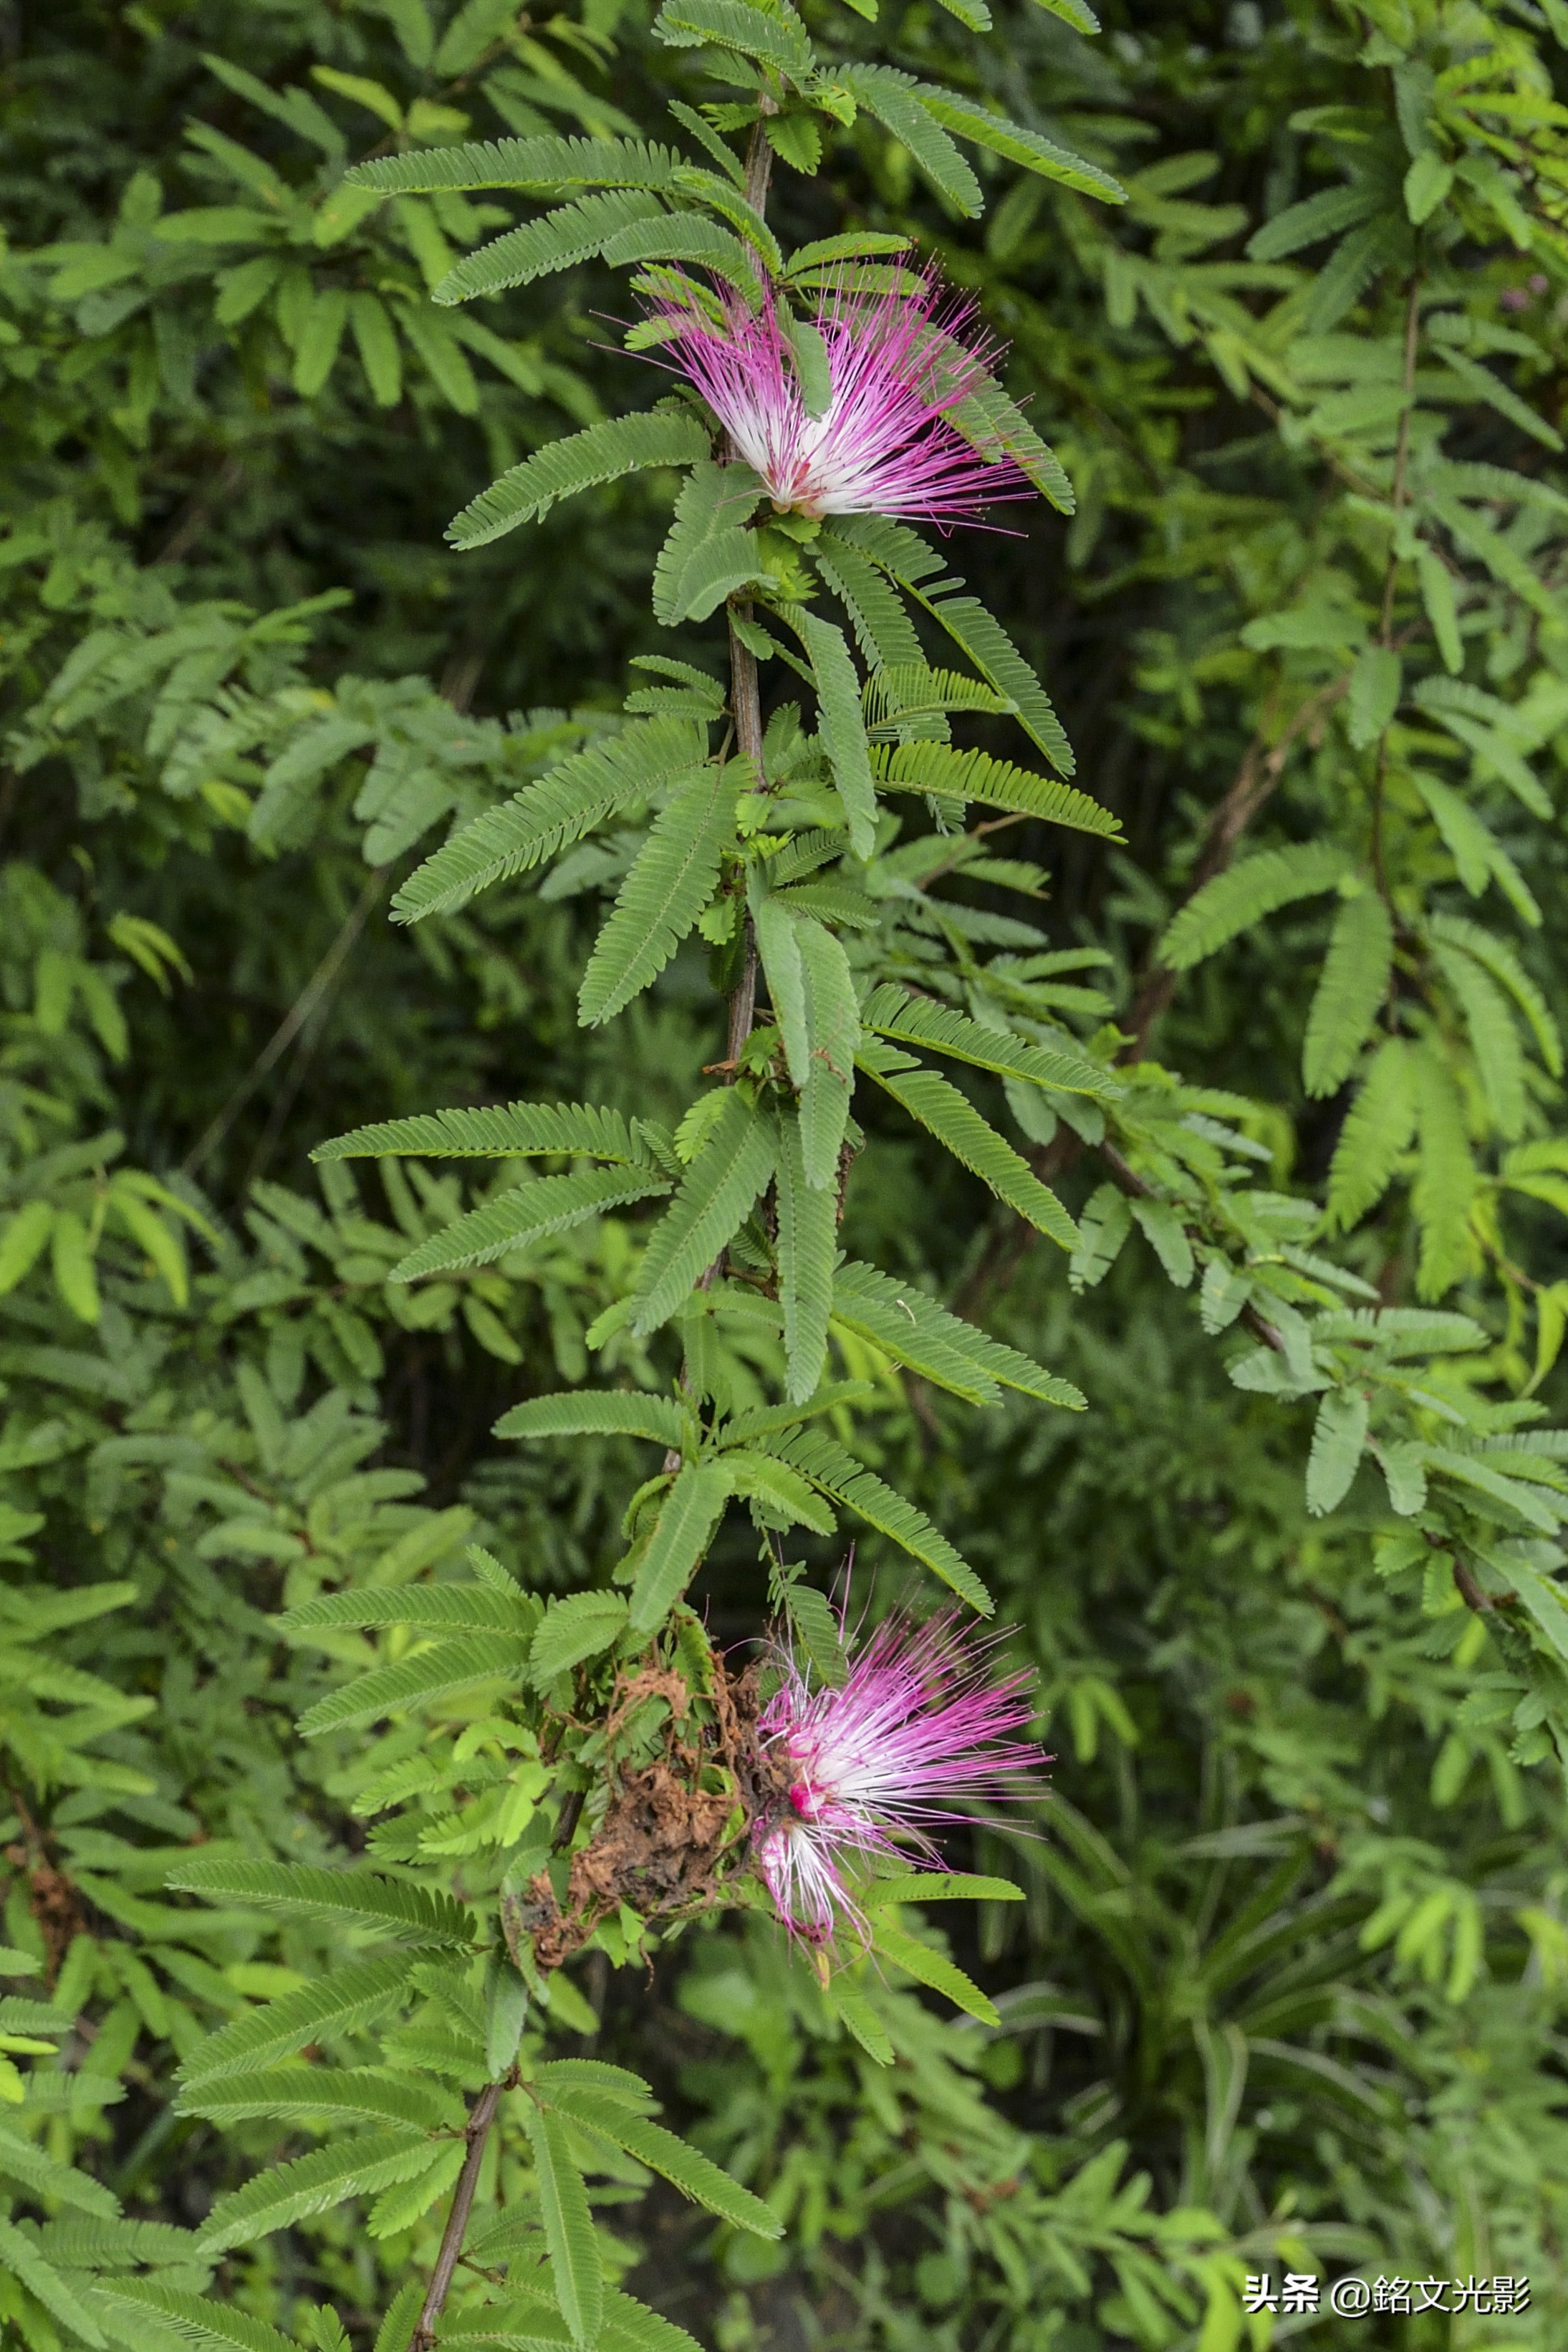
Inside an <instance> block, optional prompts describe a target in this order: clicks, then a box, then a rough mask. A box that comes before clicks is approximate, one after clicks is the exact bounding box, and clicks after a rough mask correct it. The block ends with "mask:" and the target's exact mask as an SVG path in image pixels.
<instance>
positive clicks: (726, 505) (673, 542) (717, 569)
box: [653, 458, 762, 628]
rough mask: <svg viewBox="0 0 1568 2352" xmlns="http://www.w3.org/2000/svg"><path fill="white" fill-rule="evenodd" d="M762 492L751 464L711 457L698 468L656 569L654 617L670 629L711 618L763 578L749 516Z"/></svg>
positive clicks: (689, 481) (690, 478) (677, 507)
mask: <svg viewBox="0 0 1568 2352" xmlns="http://www.w3.org/2000/svg"><path fill="white" fill-rule="evenodd" d="M761 496H762V484H761V482H760V481H759V480H758V477H757V476H756V474H754V473H753V472H752V470H751V467H749V466H745V465H741V464H740V463H738V462H736V463H734V464H731V465H727V466H718V465H714V464H712V463H710V462H709V461H708V460H707V459H706V458H705V459H703V460H701V461H700V462H699V463H698V464H696V465H695V466H694V467H692V470H691V473H690V475H689V476H688V477H687V479H686V483H685V488H683V490H682V492H681V495H680V497H679V498H678V499H676V500H675V519H674V522H673V523H672V524H671V526H670V530H669V535H668V537H667V538H666V539H665V541H664V546H663V547H662V548H661V549H660V551H659V560H658V562H657V563H656V564H655V565H654V567H653V615H654V618H655V619H656V620H658V621H660V622H662V623H663V624H664V627H665V628H674V626H675V625H676V624H677V623H678V622H681V621H706V619H707V617H708V615H709V614H710V613H714V612H716V611H717V609H718V607H719V606H720V604H723V602H724V600H725V598H726V597H727V596H729V595H732V594H733V593H735V591H736V590H737V589H739V588H744V587H746V586H747V585H748V584H749V583H751V582H752V581H755V580H756V579H758V576H759V574H760V572H761V565H762V555H761V551H760V549H759V547H758V540H757V533H756V532H755V531H754V530H751V529H750V528H749V519H750V517H751V516H752V514H753V513H755V511H756V509H757V504H758V499H760V498H761Z"/></svg>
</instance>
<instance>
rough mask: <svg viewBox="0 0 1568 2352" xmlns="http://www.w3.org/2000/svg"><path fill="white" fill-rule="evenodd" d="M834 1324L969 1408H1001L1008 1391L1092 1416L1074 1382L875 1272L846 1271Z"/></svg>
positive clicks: (863, 1268) (838, 1281)
mask: <svg viewBox="0 0 1568 2352" xmlns="http://www.w3.org/2000/svg"><path fill="white" fill-rule="evenodd" d="M833 1320H834V1321H835V1322H836V1323H842V1324H843V1325H844V1326H845V1328H847V1329H849V1330H851V1331H854V1332H857V1333H858V1334H859V1336H860V1337H861V1338H862V1339H869V1340H871V1342H872V1344H873V1346H874V1347H877V1348H880V1349H882V1351H883V1354H884V1355H888V1356H891V1357H892V1358H893V1360H894V1362H895V1363H899V1364H904V1365H907V1366H908V1368H909V1370H911V1371H912V1372H917V1373H918V1374H919V1375H920V1377H921V1379H922V1380H927V1381H932V1382H934V1383H935V1385H936V1387H938V1388H944V1389H946V1391H948V1393H949V1394H950V1395H952V1396H958V1397H962V1398H963V1399H964V1401H965V1402H966V1403H967V1404H977V1405H995V1404H999V1403H1000V1402H1001V1393H1002V1390H1003V1389H1004V1388H1010V1389H1016V1390H1018V1391H1019V1393H1020V1394H1022V1395H1024V1396H1030V1397H1034V1398H1037V1399H1038V1400H1039V1402H1040V1403H1041V1404H1056V1405H1064V1406H1066V1407H1067V1409H1068V1410H1069V1411H1070V1412H1082V1411H1083V1410H1084V1407H1085V1403H1086V1402H1087V1400H1086V1399H1085V1397H1084V1395H1083V1393H1082V1390H1080V1389H1075V1388H1074V1387H1073V1385H1072V1383H1071V1381H1062V1380H1058V1379H1057V1378H1056V1377H1055V1375H1054V1374H1053V1373H1051V1372H1048V1371H1045V1370H1042V1369H1041V1368H1040V1365H1039V1364H1037V1363H1035V1362H1033V1361H1032V1360H1031V1359H1030V1357H1028V1356H1025V1355H1021V1354H1020V1353H1019V1350H1018V1349H1016V1348H1009V1347H1008V1346H1007V1345H1006V1344H1005V1343H1004V1342H1003V1341H1002V1340H1000V1339H992V1338H991V1337H990V1336H989V1334H988V1333H987V1332H985V1331H977V1329H976V1328H975V1326H974V1325H973V1324H972V1323H966V1322H965V1321H964V1320H963V1319H962V1318H960V1317H959V1316H956V1315H952V1314H949V1312H948V1310H947V1309H946V1307H941V1306H938V1304H937V1302H936V1299H934V1298H931V1297H927V1295H926V1293H925V1291H923V1290H921V1289H919V1288H918V1287H917V1286H915V1284H914V1283H909V1282H903V1283H901V1282H895V1281H894V1279H893V1278H892V1277H891V1276H888V1275H885V1274H883V1273H881V1272H880V1271H879V1270H878V1268H877V1267H875V1266H873V1265H860V1264H858V1263H857V1262H855V1261H851V1263H850V1264H848V1265H841V1266H840V1267H839V1269H838V1271H837V1273H836V1274H835V1275H834V1276H833Z"/></svg>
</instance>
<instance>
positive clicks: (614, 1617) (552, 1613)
mask: <svg viewBox="0 0 1568 2352" xmlns="http://www.w3.org/2000/svg"><path fill="white" fill-rule="evenodd" d="M625 1622H626V1597H625V1595H624V1593H621V1592H569V1593H567V1594H566V1595H565V1597H564V1598H563V1599H561V1600H559V1601H551V1602H550V1604H549V1608H548V1609H547V1610H546V1612H545V1618H544V1622H543V1624H542V1625H541V1626H540V1627H539V1629H538V1633H536V1634H535V1635H534V1640H533V1647H532V1649H531V1650H530V1651H529V1653H528V1680H529V1682H531V1683H532V1685H533V1686H534V1688H535V1689H536V1690H541V1691H542V1690H548V1689H549V1685H550V1684H551V1683H553V1682H554V1680H555V1678H556V1676H557V1675H562V1674H565V1673H566V1671H567V1670H568V1668H569V1667H570V1666H577V1665H580V1664H582V1661H583V1660H584V1658H596V1657H598V1656H599V1654H600V1653H601V1651H603V1650H607V1649H609V1647H610V1645H611V1643H612V1642H613V1641H614V1640H615V1639H616V1638H617V1636H618V1635H619V1634H620V1633H621V1630H622V1627H623V1626H624V1624H625Z"/></svg>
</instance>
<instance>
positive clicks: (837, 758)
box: [796, 613, 876, 1085]
mask: <svg viewBox="0 0 1568 2352" xmlns="http://www.w3.org/2000/svg"><path fill="white" fill-rule="evenodd" d="M800 635H801V636H802V637H803V639H804V640H805V645H806V650H807V652H808V653H809V654H810V656H811V669H812V673H813V675H814V676H815V678H816V681H817V697H818V704H819V709H820V712H821V743H822V749H823V750H824V751H826V753H827V755H828V764H829V766H830V767H831V770H832V772H833V782H834V783H835V784H836V785H837V786H838V790H839V798H840V799H841V801H842V803H843V804H844V814H845V815H846V816H847V817H848V818H849V821H850V846H851V848H852V850H853V852H854V854H855V856H857V857H869V856H871V854H872V851H873V848H874V847H875V846H876V787H875V785H874V784H873V782H872V772H871V753H870V750H869V747H868V745H867V743H866V733H865V720H864V718H863V717H862V711H861V690H860V680H859V679H858V678H857V677H856V676H855V668H854V664H853V662H852V660H851V658H850V649H849V647H848V646H847V645H846V644H845V643H844V637H843V632H842V630H841V629H835V628H834V626H833V625H832V623H831V621H820V620H818V619H817V618H816V617H815V616H814V615H813V614H810V613H802V614H801V615H800ZM799 1083H800V1081H799V1079H797V1080H796V1084H797V1085H799Z"/></svg>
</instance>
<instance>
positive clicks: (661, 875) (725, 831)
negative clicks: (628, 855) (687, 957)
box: [577, 766, 735, 1028]
mask: <svg viewBox="0 0 1568 2352" xmlns="http://www.w3.org/2000/svg"><path fill="white" fill-rule="evenodd" d="M734 835H735V780H734V777H733V776H732V775H729V774H727V772H726V770H725V768H724V767H722V766H718V767H712V768H702V769H699V770H698V772H697V773H696V774H695V776H694V777H693V778H692V779H691V780H690V781H689V782H686V783H685V784H682V785H681V786H679V787H678V788H677V789H675V790H674V791H673V792H672V793H671V794H670V798H669V800H668V802H667V803H666V804H665V805H664V808H663V809H661V811H660V812H659V814H658V815H657V817H656V818H655V819H654V821H653V830H652V832H651V833H650V834H649V835H648V838H647V840H646V841H645V842H644V843H643V847H642V848H641V849H640V850H639V851H638V853H637V856H636V857H635V859H634V860H633V862H632V869H631V871H630V873H629V874H628V875H627V876H626V878H625V880H624V881H623V882H622V885H621V888H620V890H619V892H618V893H617V896H616V899H615V904H614V906H613V907H612V908H611V910H610V913H609V915H608V917H607V918H606V919H605V923H604V927H603V929H601V932H600V934H599V937H598V939H597V940H595V941H594V943H593V952H592V954H591V956H590V957H589V960H588V969H587V971H585V972H584V973H583V976H582V985H581V987H580V990H579V991H578V999H577V1009H578V1018H579V1019H580V1021H581V1022H582V1024H584V1026H585V1027H587V1028H595V1027H597V1026H598V1025H599V1024H601V1023H602V1022H605V1021H610V1020H612V1019H613V1017H614V1016H615V1014H616V1013H620V1012H622V1011H623V1010H624V1008H625V1007H626V1006H627V1005H628V1004H630V1003H631V1002H632V998H633V997H634V996H639V995H641V994H642V992H643V989H645V988H646V987H648V986H649V985H650V983H651V982H653V981H655V980H656V979H657V978H658V976H659V974H660V972H662V971H663V970H664V966H665V965H666V964H667V963H668V962H669V961H670V958H671V957H672V956H673V955H674V952H675V950H676V949H677V948H678V947H679V945H680V943H681V941H682V940H684V939H685V936H686V934H687V932H688V931H689V930H690V929H692V927H693V925H694V924H695V921H696V919H697V917H698V916H699V915H700V914H701V913H702V911H703V908H705V907H706V905H707V902H708V900H709V899H710V898H712V896H713V893H714V887H715V885H716V883H717V880H718V868H719V858H720V856H721V855H722V853H723V851H724V849H725V847H726V845H727V844H728V843H729V842H730V841H732V840H733V838H734Z"/></svg>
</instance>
